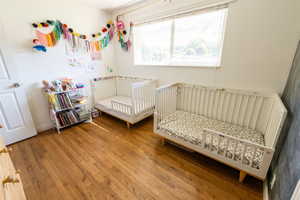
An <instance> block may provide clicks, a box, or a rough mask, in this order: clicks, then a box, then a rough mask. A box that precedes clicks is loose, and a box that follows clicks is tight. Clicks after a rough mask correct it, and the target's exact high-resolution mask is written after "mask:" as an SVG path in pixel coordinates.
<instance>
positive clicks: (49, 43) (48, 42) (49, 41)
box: [46, 34, 53, 47]
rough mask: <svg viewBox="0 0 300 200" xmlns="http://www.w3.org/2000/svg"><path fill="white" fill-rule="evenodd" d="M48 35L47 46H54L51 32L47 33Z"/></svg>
mask: <svg viewBox="0 0 300 200" xmlns="http://www.w3.org/2000/svg"><path fill="white" fill-rule="evenodd" d="M46 37H47V46H48V47H52V46H53V42H52V39H51V36H50V34H47V35H46Z"/></svg>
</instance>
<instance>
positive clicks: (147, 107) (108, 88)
mask: <svg viewBox="0 0 300 200" xmlns="http://www.w3.org/2000/svg"><path fill="white" fill-rule="evenodd" d="M93 85H94V102H95V107H96V108H97V109H99V110H100V111H102V112H105V113H108V114H110V115H112V116H115V117H117V118H119V119H122V120H124V121H126V122H127V126H128V128H129V127H130V124H134V123H136V122H139V121H141V120H142V119H144V118H146V117H149V116H151V115H152V114H153V112H154V106H155V89H156V81H155V80H151V79H143V78H135V77H125V76H110V77H102V78H96V79H94V83H93Z"/></svg>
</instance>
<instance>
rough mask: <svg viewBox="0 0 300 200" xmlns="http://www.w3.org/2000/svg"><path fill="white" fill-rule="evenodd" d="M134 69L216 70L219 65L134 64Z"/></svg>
mask: <svg viewBox="0 0 300 200" xmlns="http://www.w3.org/2000/svg"><path fill="white" fill-rule="evenodd" d="M134 67H159V68H208V69H218V68H221V65H211V66H203V65H156V64H155V65H151V64H134Z"/></svg>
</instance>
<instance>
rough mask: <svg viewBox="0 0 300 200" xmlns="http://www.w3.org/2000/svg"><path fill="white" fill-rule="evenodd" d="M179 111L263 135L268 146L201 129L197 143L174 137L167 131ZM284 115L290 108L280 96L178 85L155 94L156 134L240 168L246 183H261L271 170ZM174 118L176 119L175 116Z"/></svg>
mask: <svg viewBox="0 0 300 200" xmlns="http://www.w3.org/2000/svg"><path fill="white" fill-rule="evenodd" d="M178 111H180V112H184V113H191V115H193V117H195V116H204V117H205V118H204V119H208V120H214V121H217V122H220V123H222V124H223V125H224V124H225V125H226V124H227V125H228V124H230V125H232V126H235V127H236V126H238V127H240V128H241V129H245V130H247V131H250V132H251V131H252V132H254V131H255V132H257V133H261V134H262V135H263V140H264V142H263V143H262V144H259V143H256V142H251V141H250V140H248V139H242V138H241V137H237V136H232V135H228V134H224V133H222V132H220V131H216V130H212V129H208V128H203V130H202V131H201V133H197V134H200V135H201V140H199V142H198V143H197V144H195V142H191V141H189V140H188V139H184V138H183V137H182V136H181V137H176V136H174V134H171V132H170V130H168V129H166V128H163V127H164V125H163V123H166V122H165V121H166V119H168V116H172V115H174V114H173V113H176V112H178ZM286 113H287V111H286V108H285V107H284V105H283V104H282V102H281V100H280V98H279V97H278V95H277V94H264V93H258V92H249V91H243V90H231V89H223V88H212V87H204V86H197V85H189V84H182V83H176V84H171V85H168V86H163V87H160V88H158V89H157V90H156V110H155V113H154V132H155V133H157V134H159V135H161V136H163V137H164V138H167V139H168V140H171V141H174V142H176V143H178V144H181V145H183V146H186V147H188V148H190V149H193V150H195V151H197V152H200V153H202V154H204V155H206V156H208V157H211V158H213V159H216V160H218V161H220V162H222V163H225V164H227V165H229V166H232V167H234V168H237V169H239V170H240V181H243V179H244V178H245V176H246V174H250V175H252V176H255V177H257V178H259V179H262V180H263V179H265V177H266V174H267V171H268V169H269V166H270V163H271V160H272V157H273V153H274V149H275V146H276V142H277V139H278V136H279V134H280V130H281V128H282V125H283V122H284V120H285V117H286ZM172 119H173V120H176V119H175V118H174V117H173V118H172ZM173 125H174V122H173ZM179 130H180V129H179ZM250 139H251V138H250Z"/></svg>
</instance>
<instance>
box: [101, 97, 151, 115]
mask: <svg viewBox="0 0 300 200" xmlns="http://www.w3.org/2000/svg"><path fill="white" fill-rule="evenodd" d="M112 101H115V102H119V103H122V104H125V105H127V106H130V107H133V103H132V99H131V97H127V96H112V97H109V98H106V99H102V100H100V101H98V102H96V105H95V106H96V108H98V109H100V110H102V111H107V110H114V109H113V108H112V103H111V102H112ZM141 104H142V101H141V102H139V101H138V100H136V103H135V109H136V111H138V112H136V114H139V113H141V112H143V111H144V110H147V109H150V108H153V107H154V106H153V105H151V103H150V102H149V103H146V104H145V103H144V104H145V105H144V108H143V109H141V108H142V106H140V105H141ZM115 111H118V112H122V113H123V114H127V115H130V112H129V110H126V111H124V110H119V109H118V108H115Z"/></svg>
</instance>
